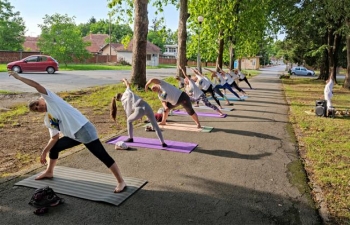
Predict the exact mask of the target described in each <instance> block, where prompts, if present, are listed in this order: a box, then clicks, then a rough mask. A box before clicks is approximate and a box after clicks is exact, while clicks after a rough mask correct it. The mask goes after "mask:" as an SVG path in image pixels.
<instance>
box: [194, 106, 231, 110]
mask: <svg viewBox="0 0 350 225" xmlns="http://www.w3.org/2000/svg"><path fill="white" fill-rule="evenodd" d="M193 109H208V110H209V109H210V110H213V109H212V108H210V107H208V106H205V105H200V106H198V107H196V106H193ZM220 110H221V111H226V112H230V111H233V110H234V108H231V109H230V108H223V109H220Z"/></svg>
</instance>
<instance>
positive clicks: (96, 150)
mask: <svg viewBox="0 0 350 225" xmlns="http://www.w3.org/2000/svg"><path fill="white" fill-rule="evenodd" d="M9 75H10V76H13V77H14V78H16V79H17V80H20V81H22V82H23V83H25V84H27V85H29V86H31V87H33V88H35V89H36V90H37V91H38V92H39V93H40V94H41V97H40V98H39V99H37V100H35V101H32V102H30V103H29V109H30V111H33V112H41V113H45V118H44V123H45V125H46V127H47V128H48V129H49V132H50V137H51V138H50V140H49V142H48V144H47V145H46V146H45V147H44V149H43V151H42V153H41V156H40V162H41V163H42V164H46V163H47V160H46V156H47V153H49V158H50V160H49V162H48V164H47V168H46V170H45V171H44V172H43V173H42V174H40V175H39V176H37V177H36V178H35V179H36V180H40V179H44V178H52V177H53V172H54V167H55V165H56V163H57V159H58V155H59V152H61V151H63V150H65V149H68V148H72V147H74V146H77V145H79V144H84V145H85V146H86V148H87V149H89V151H90V152H91V153H93V154H94V155H95V156H96V157H97V158H98V159H99V160H101V161H102V162H103V163H104V164H105V165H106V166H107V167H108V168H109V169H110V170H111V172H112V173H113V175H114V176H115V178H116V179H117V181H118V184H117V187H116V188H115V189H114V192H121V191H123V190H124V188H125V187H126V184H125V182H124V179H123V177H122V175H121V173H120V170H119V168H118V166H117V164H116V163H115V161H114V159H113V158H112V157H111V156H110V155H109V154H108V153H107V151H106V150H105V148H104V147H103V145H102V143H101V141H100V139H99V138H98V135H97V131H96V128H95V127H94V125H93V124H92V123H91V122H90V121H89V120H88V119H87V118H86V117H85V116H84V115H83V114H81V112H79V111H78V110H77V109H76V108H74V107H72V106H71V105H70V104H68V103H67V102H66V101H64V100H63V99H62V98H60V97H59V96H57V95H56V94H54V93H53V92H51V91H49V90H48V89H45V88H44V87H43V86H41V85H40V84H39V83H37V82H35V81H33V80H30V79H27V78H24V77H21V76H19V75H18V74H17V73H16V72H13V71H10V72H9ZM60 134H62V135H63V137H61V138H60Z"/></svg>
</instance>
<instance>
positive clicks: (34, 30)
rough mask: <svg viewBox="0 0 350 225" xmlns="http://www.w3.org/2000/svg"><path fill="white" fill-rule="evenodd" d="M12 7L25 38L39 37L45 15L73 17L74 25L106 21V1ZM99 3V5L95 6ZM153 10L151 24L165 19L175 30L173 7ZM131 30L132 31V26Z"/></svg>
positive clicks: (26, 1) (19, 0)
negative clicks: (92, 21)
mask: <svg viewBox="0 0 350 225" xmlns="http://www.w3.org/2000/svg"><path fill="white" fill-rule="evenodd" d="M9 2H10V4H11V5H12V6H13V7H14V8H13V12H17V11H19V12H20V16H21V17H22V18H23V20H24V22H25V25H26V28H27V31H26V36H32V37H36V36H38V35H40V33H41V30H40V28H39V27H38V24H43V18H44V16H45V14H47V15H50V16H51V15H53V14H55V13H59V14H61V15H64V14H67V15H68V16H69V17H73V16H75V23H76V24H77V25H78V24H80V23H87V22H88V21H89V19H90V18H91V17H95V19H96V20H97V21H98V20H100V19H108V12H109V11H110V9H109V8H108V7H107V0H101V1H97V0H32V1H31V0H9ZM97 2H99V4H97ZM155 12H156V11H155V8H154V7H152V6H149V7H148V19H149V23H150V24H151V21H152V19H154V18H158V19H159V18H160V17H162V16H163V17H164V18H165V26H166V27H167V28H168V29H171V30H173V31H175V30H177V27H178V21H179V13H178V11H177V10H176V8H175V6H172V5H168V6H166V7H165V8H164V12H163V13H161V14H159V15H155ZM131 28H132V29H133V27H132V25H131Z"/></svg>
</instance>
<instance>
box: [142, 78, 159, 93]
mask: <svg viewBox="0 0 350 225" xmlns="http://www.w3.org/2000/svg"><path fill="white" fill-rule="evenodd" d="M151 84H160V81H159V80H158V79H157V78H152V79H150V80H149V81H148V82H147V83H146V85H145V91H147V90H148V86H149V85H151Z"/></svg>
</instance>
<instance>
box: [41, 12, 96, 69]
mask: <svg viewBox="0 0 350 225" xmlns="http://www.w3.org/2000/svg"><path fill="white" fill-rule="evenodd" d="M39 27H40V28H41V35H40V37H39V40H38V46H39V47H40V50H41V51H42V52H44V53H46V54H50V55H52V56H53V57H54V58H56V59H57V60H58V61H61V62H63V63H65V64H67V62H72V61H73V60H74V59H78V60H84V59H87V58H88V57H90V53H89V52H88V51H87V50H86V47H87V46H89V45H90V44H91V43H88V42H84V41H83V39H82V36H81V32H80V30H79V29H78V27H77V26H76V25H75V22H74V17H69V16H68V15H60V14H54V15H52V16H49V15H47V14H46V15H45V17H44V22H43V24H40V25H39Z"/></svg>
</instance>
